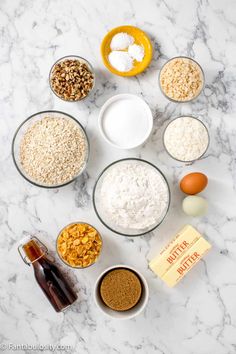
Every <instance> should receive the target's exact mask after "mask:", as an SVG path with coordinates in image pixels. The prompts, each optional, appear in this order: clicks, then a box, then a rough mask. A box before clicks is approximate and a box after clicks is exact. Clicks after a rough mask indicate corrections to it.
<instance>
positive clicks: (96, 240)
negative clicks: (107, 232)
mask: <svg viewBox="0 0 236 354" xmlns="http://www.w3.org/2000/svg"><path fill="white" fill-rule="evenodd" d="M56 250H57V254H58V256H59V258H60V259H61V260H62V262H64V263H65V264H66V265H68V266H70V267H72V268H79V269H81V268H87V267H89V266H91V265H93V264H94V263H96V262H97V260H98V258H99V256H100V254H101V250H102V238H101V235H100V233H99V232H98V231H97V229H95V227H93V226H92V225H90V224H87V223H84V222H80V221H79V222H74V223H71V224H69V225H67V226H65V227H64V228H63V229H62V230H61V231H60V233H59V235H58V237H57V240H56Z"/></svg>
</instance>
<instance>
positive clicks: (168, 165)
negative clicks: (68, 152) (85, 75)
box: [0, 0, 236, 354]
mask: <svg viewBox="0 0 236 354" xmlns="http://www.w3.org/2000/svg"><path fill="white" fill-rule="evenodd" d="M122 24H131V25H136V26H138V27H140V28H142V29H143V30H145V31H146V32H147V33H148V34H149V35H150V37H151V39H152V41H153V45H154V58H153V61H152V63H151V65H150V68H149V69H148V70H147V71H146V72H145V73H144V74H142V75H140V76H138V77H134V78H129V79H124V78H121V77H116V76H114V75H112V74H110V73H109V72H108V71H107V70H106V69H105V68H104V67H103V64H102V60H101V57H100V52H99V46H100V43H101V40H102V38H103V36H104V35H105V34H106V32H107V31H108V30H109V29H111V28H113V27H115V26H118V25H122ZM235 40H236V4H235V1H234V0H225V1H223V2H222V1H221V0H188V1H184V0H182V1H180V0H177V1H171V0H165V1H161V0H156V1H154V0H148V1H146V2H144V1H141V0H129V1H126V0H119V1H116V2H115V1H108V0H100V1H95V0H93V1H92V0H88V1H83V0H45V1H41V0H38V1H36V0H14V1H13V0H1V2H0V105H1V106H0V112H1V113H0V122H1V123H0V124H1V125H0V127H1V128H0V143H1V150H0V151H1V154H0V163H1V169H0V223H1V225H0V227H1V229H0V235H1V236H0V273H1V277H0V343H2V344H6V345H8V344H9V343H13V344H35V345H36V344H41V345H47V344H55V345H56V344H69V345H71V346H72V347H73V348H75V349H74V350H73V351H72V352H74V353H79V354H84V353H89V354H90V353H91V354H95V353H96V354H99V353H105V354H118V353H121V354H133V353H142V354H152V353H160V354H210V353H214V354H233V353H236V234H235V227H236V217H235V210H236V198H235V186H236V184H235V177H236V173H235V150H236V117H235V112H236V103H235V102H236V101H235V95H236V90H235V82H234V80H235V78H236V74H235V72H236V71H235V69H236V68H235V58H236V44H235V43H236V41H235ZM67 54H78V55H82V56H84V57H85V58H87V59H88V60H89V61H91V63H92V64H93V65H94V67H95V70H96V75H97V85H96V89H95V91H94V94H93V95H92V96H91V97H90V98H89V99H88V100H87V101H84V102H82V103H66V102H62V101H60V100H59V99H58V98H56V97H55V96H54V95H53V94H52V93H51V91H50V89H49V86H48V72H49V69H50V66H51V65H52V64H53V62H54V61H55V60H56V59H58V58H59V57H61V56H64V55H67ZM178 54H181V55H190V56H192V57H193V58H195V59H196V60H198V61H199V62H200V64H201V65H202V67H203V69H204V71H205V74H206V88H205V90H204V93H203V94H202V95H201V96H200V97H199V99H197V100H196V101H195V102H193V103H192V104H175V103H170V102H168V101H167V100H166V99H165V98H164V97H163V95H162V94H161V92H160V90H159V88H158V84H157V82H158V71H159V69H160V67H161V65H162V64H163V63H164V62H165V60H166V59H168V58H170V57H172V56H176V55H178ZM126 92H131V93H134V94H138V95H141V96H143V97H144V99H145V100H146V101H147V102H148V104H149V105H150V107H151V109H152V110H153V114H154V126H155V128H154V132H153V135H152V136H151V138H150V140H149V141H148V143H147V144H146V145H145V146H144V147H142V148H140V149H138V150H136V151H123V152H122V151H120V150H116V149H112V148H111V147H110V146H108V145H107V144H106V143H105V142H104V141H103V139H102V138H101V136H100V135H99V132H98V128H97V117H98V112H99V109H100V107H101V105H102V104H103V103H104V102H105V101H106V99H108V98H109V97H111V96H112V95H114V94H117V93H126ZM46 109H58V110H62V111H65V112H68V113H70V114H71V115H73V116H74V117H76V118H77V119H78V120H79V121H80V122H81V123H83V125H84V126H85V127H86V130H87V133H88V136H89V139H90V142H91V158H90V161H89V165H88V169H87V172H86V173H84V175H83V176H82V177H81V178H79V179H78V180H77V181H76V182H75V183H73V184H71V185H69V186H67V187H65V188H62V189H60V190H42V189H39V188H37V187H34V186H32V185H30V184H29V183H27V182H26V181H25V180H24V179H23V178H22V177H21V176H20V175H19V174H18V172H17V171H16V169H15V167H14V165H13V162H12V159H11V141H12V137H13V134H14V131H15V130H16V128H17V126H18V125H19V124H20V123H21V122H22V121H23V120H24V119H25V118H26V117H28V116H29V115H31V114H33V113H35V112H37V111H40V110H46ZM181 113H190V114H193V115H196V116H199V117H200V118H201V119H202V120H203V121H204V122H205V123H206V124H207V126H208V127H209V130H210V135H211V144H210V149H209V152H208V154H207V156H206V158H204V159H203V160H201V161H198V162H197V163H195V164H194V165H193V166H184V165H182V164H180V163H175V162H174V161H173V160H172V159H170V158H169V157H168V156H167V154H166V153H165V152H164V150H163V146H162V142H161V136H162V131H163V127H164V126H165V124H166V123H167V122H168V121H169V120H170V119H171V118H173V117H175V116H178V115H180V114H181ZM128 156H136V157H142V158H145V159H148V160H149V161H151V162H153V163H154V164H156V165H157V166H158V167H159V168H161V169H162V171H163V172H164V173H165V175H166V176H167V179H168V181H169V184H170V187H171V191H172V202H171V209H170V212H169V214H168V216H167V217H166V219H165V221H164V223H163V224H162V225H161V227H159V228H158V229H157V230H155V231H154V232H152V233H151V234H149V235H147V236H144V237H140V238H136V239H134V238H129V239H127V238H123V237H121V236H118V235H115V234H112V233H111V232H110V231H108V230H107V229H106V228H105V227H103V226H102V225H101V223H100V222H99V220H98V219H97V217H96V215H95V213H94V211H93V208H92V203H91V193H92V188H93V184H94V182H95V179H96V177H97V176H98V174H99V173H100V171H101V170H102V169H103V168H104V167H105V166H106V165H107V164H108V163H110V162H112V161H113V160H115V159H118V158H122V157H128ZM190 171H202V172H204V173H206V174H207V176H208V177H209V187H208V188H207V189H206V191H204V192H203V195H204V196H205V197H206V198H207V199H208V201H209V204H210V209H209V213H208V215H207V216H206V217H203V218H190V217H187V216H185V215H184V214H183V212H182V211H181V200H182V198H183V195H182V194H181V193H180V191H179V189H178V181H179V179H180V178H181V176H182V175H184V174H186V173H187V172H190ZM78 219H79V220H85V221H87V222H90V223H92V224H94V225H95V226H97V228H98V229H99V230H100V231H101V233H102V235H103V238H104V250H103V254H102V257H101V259H100V261H99V263H98V264H97V265H95V266H94V267H91V268H89V269H87V270H81V271H79V270H78V271H74V272H71V276H72V278H73V279H74V282H75V283H76V287H77V289H78V291H79V301H78V303H77V304H76V306H74V307H73V308H72V309H71V310H69V311H67V312H66V313H65V314H56V313H55V312H54V311H53V309H52V308H51V307H50V305H49V304H48V303H47V300H46V299H45V298H44V296H43V294H42V293H41V291H40V289H39V288H38V287H37V285H36V283H35V281H34V279H33V273H32V270H31V269H29V268H28V267H27V266H25V265H24V263H23V262H22V261H21V259H20V258H19V256H18V254H17V249H16V246H17V242H18V241H19V240H20V239H21V238H22V236H23V235H24V234H25V233H34V234H37V235H39V236H41V237H42V240H44V241H45V242H47V244H48V245H49V247H50V248H51V249H52V250H53V249H54V247H55V239H56V236H57V233H58V231H59V230H60V229H61V228H62V227H63V226H64V225H66V224H68V223H70V222H71V221H75V220H78ZM185 223H191V224H193V225H195V226H196V227H197V228H198V229H199V230H200V231H201V232H203V233H204V235H205V236H206V238H207V239H208V240H209V241H210V242H211V243H212V245H213V249H212V251H211V252H210V253H209V254H208V255H207V256H206V257H205V259H204V260H203V261H201V262H200V263H199V264H198V265H197V266H196V267H195V268H194V269H193V270H192V271H191V273H189V274H188V276H186V278H185V279H184V280H183V281H182V282H181V284H179V285H178V286H177V287H176V288H174V289H168V288H167V287H166V286H165V285H164V284H163V283H162V282H161V281H160V280H159V279H157V278H155V276H154V275H153V274H152V272H151V271H150V270H149V269H148V260H149V259H150V258H151V257H152V256H153V255H155V253H156V252H157V251H158V250H159V249H160V247H161V246H162V245H163V244H165V243H166V242H167V241H168V240H169V239H170V237H171V236H172V234H173V233H175V232H176V231H177V230H178V229H179V228H180V227H181V226H183V225H184V224H185ZM115 263H127V264H130V265H132V266H134V267H137V269H138V270H140V271H141V272H142V273H143V275H144V276H145V277H146V278H147V280H148V283H149V286H150V293H151V294H150V301H149V303H148V306H147V308H146V310H145V312H144V313H143V314H142V315H141V316H140V317H138V318H136V319H133V320H130V321H126V322H124V321H122V322H120V321H113V320H110V319H108V318H106V317H104V316H103V315H102V314H101V313H100V311H99V310H98V309H97V308H96V307H95V304H94V301H93V298H92V291H93V285H94V281H95V279H96V277H97V276H98V275H99V274H100V272H101V271H102V270H104V269H105V268H106V267H107V266H111V265H113V264H115ZM6 352H7V353H8V352H9V353H10V352H12V351H11V349H7V350H6ZM19 352H20V351H19ZM23 352H25V353H29V352H30V351H27V350H25V351H24V350H23V351H22V353H23ZM36 352H37V351H36ZM58 352H59V351H58Z"/></svg>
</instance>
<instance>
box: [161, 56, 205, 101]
mask: <svg viewBox="0 0 236 354" xmlns="http://www.w3.org/2000/svg"><path fill="white" fill-rule="evenodd" d="M174 59H188V60H190V61H192V62H193V63H194V64H196V65H197V67H198V68H199V69H200V72H201V74H202V87H201V89H200V91H199V92H198V94H197V95H196V96H195V97H193V98H190V99H189V100H185V101H181V100H175V99H173V98H171V97H169V96H167V94H166V93H165V92H164V90H163V89H162V86H161V72H162V70H163V69H164V67H165V66H166V65H167V64H168V63H169V62H171V61H172V60H174ZM158 83H159V87H160V90H161V92H162V93H163V95H164V96H165V97H166V98H167V99H168V100H169V101H171V102H175V103H187V102H191V101H193V100H195V99H196V98H197V97H198V96H199V95H200V94H201V93H202V91H203V89H204V87H205V75H204V71H203V69H202V67H201V65H200V64H199V63H198V62H197V61H196V60H194V59H192V58H190V57H186V56H177V57H173V58H171V59H169V60H167V62H165V64H164V65H163V66H162V67H161V69H160V72H159V78H158Z"/></svg>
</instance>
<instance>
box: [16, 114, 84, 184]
mask: <svg viewBox="0 0 236 354" xmlns="http://www.w3.org/2000/svg"><path fill="white" fill-rule="evenodd" d="M87 154H88V144H87V138H86V136H85V133H84V131H83V130H82V128H81V127H80V126H79V124H77V123H76V122H75V121H73V120H72V119H66V118H59V117H47V116H46V117H44V118H42V119H40V120H38V121H37V122H35V123H34V124H33V125H32V126H30V127H29V128H28V130H27V131H26V132H25V134H24V135H23V138H22V140H21V143H20V163H21V167H22V169H23V171H24V173H25V174H26V176H27V177H28V178H29V179H30V180H32V181H33V182H36V183H38V184H41V185H46V186H56V185H61V184H64V183H67V182H69V181H71V180H72V179H73V178H74V177H76V176H77V175H78V174H79V173H80V171H81V170H82V169H83V168H84V166H85V163H86V160H87Z"/></svg>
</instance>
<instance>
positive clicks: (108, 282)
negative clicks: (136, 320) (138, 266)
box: [100, 268, 142, 311]
mask: <svg viewBox="0 0 236 354" xmlns="http://www.w3.org/2000/svg"><path fill="white" fill-rule="evenodd" d="M100 294H101V298H102V300H103V302H104V303H105V304H106V305H107V306H108V307H110V308H111V309H112V310H115V311H126V310H129V309H131V308H132V307H134V306H135V305H136V304H137V303H138V301H139V300H140V297H141V294H142V284H141V281H140V279H139V277H138V276H137V275H136V274H135V273H134V272H132V271H131V270H128V269H125V268H119V269H114V270H111V271H110V272H108V273H107V274H105V276H104V277H103V279H102V281H101V285H100Z"/></svg>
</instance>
